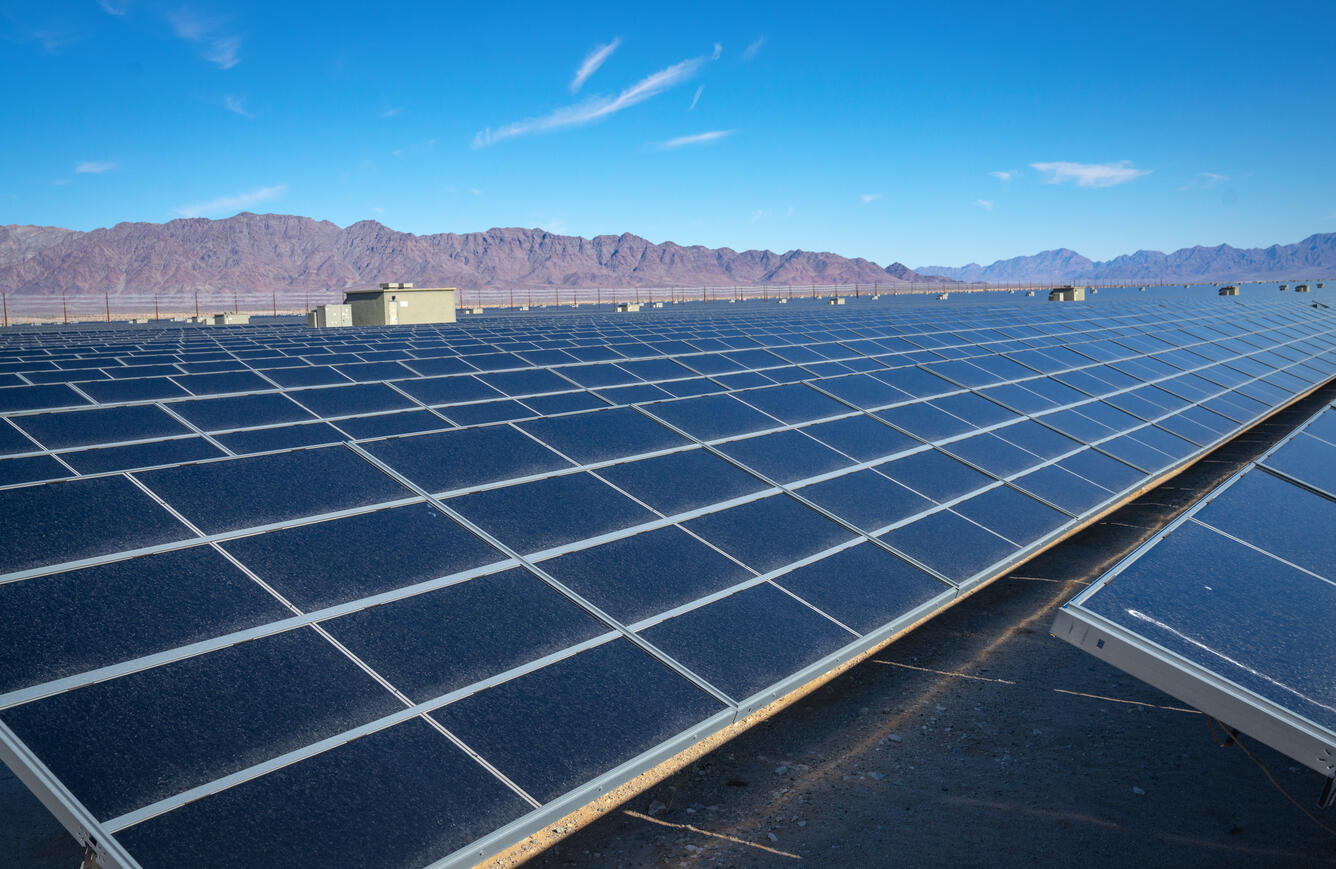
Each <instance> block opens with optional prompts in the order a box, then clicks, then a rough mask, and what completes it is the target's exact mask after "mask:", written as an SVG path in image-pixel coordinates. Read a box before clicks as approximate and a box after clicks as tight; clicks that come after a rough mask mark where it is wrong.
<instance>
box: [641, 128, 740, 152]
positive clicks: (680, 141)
mask: <svg viewBox="0 0 1336 869" xmlns="http://www.w3.org/2000/svg"><path fill="white" fill-rule="evenodd" d="M736 132H737V130H710V131H709V132H707V133H694V134H692V135H690V136H678V137H677V138H676V139H669V140H668V141H666V142H660V143H659V148H660V149H663V150H666V149H668V148H681V147H684V146H686V145H704V144H705V143H706V142H717V141H719V140H720V139H722V138H725V137H726V136H731V135H733V134H734V133H736Z"/></svg>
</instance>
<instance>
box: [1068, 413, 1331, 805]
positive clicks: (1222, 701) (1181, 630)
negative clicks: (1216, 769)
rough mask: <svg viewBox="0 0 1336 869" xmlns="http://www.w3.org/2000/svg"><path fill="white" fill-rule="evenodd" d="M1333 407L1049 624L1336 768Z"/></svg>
mask: <svg viewBox="0 0 1336 869" xmlns="http://www.w3.org/2000/svg"><path fill="white" fill-rule="evenodd" d="M1333 469H1336V408H1333V407H1327V408H1324V409H1323V410H1321V411H1319V412H1318V413H1317V414H1316V415H1315V416H1313V417H1312V418H1310V419H1309V420H1308V421H1307V422H1306V423H1305V424H1304V425H1302V426H1301V427H1300V428H1299V429H1297V430H1296V431H1295V432H1294V433H1292V434H1291V435H1289V436H1288V437H1286V438H1285V439H1284V440H1283V441H1281V442H1280V443H1278V444H1277V445H1276V446H1275V447H1273V448H1272V449H1270V450H1268V451H1267V453H1266V454H1264V455H1263V456H1262V457H1261V458H1259V459H1258V460H1257V461H1256V462H1254V463H1252V464H1250V465H1248V466H1247V467H1245V468H1244V469H1243V470H1242V471H1240V472H1239V473H1238V474H1235V475H1234V476H1233V477H1231V478H1230V479H1229V480H1227V481H1225V482H1224V483H1222V484H1221V485H1220V486H1219V487H1217V488H1216V489H1214V490H1213V491H1211V492H1210V493H1209V494H1207V495H1206V496H1204V497H1203V498H1202V499H1201V500H1200V501H1199V502H1198V503H1197V504H1196V505H1195V506H1194V507H1193V508H1192V509H1190V510H1188V511H1187V512H1186V513H1184V514H1183V515H1182V516H1180V517H1179V518H1178V519H1176V520H1175V521H1174V522H1172V523H1171V524H1170V525H1169V526H1168V527H1166V528H1165V529H1164V530H1163V531H1162V532H1160V533H1159V534H1157V535H1156V536H1155V537H1154V538H1152V539H1151V540H1150V541H1148V542H1147V543H1146V544H1145V545H1143V546H1142V547H1140V548H1139V549H1138V550H1136V551H1135V552H1133V553H1132V554H1131V555H1129V556H1128V557H1127V558H1126V559H1124V560H1123V561H1122V562H1120V563H1119V564H1117V565H1115V566H1114V567H1113V568H1112V569H1111V570H1109V572H1108V573H1106V574H1105V575H1104V576H1102V577H1100V578H1099V579H1098V580H1097V581H1096V582H1095V583H1093V584H1092V585H1091V586H1090V588H1089V589H1087V590H1086V591H1084V592H1082V593H1081V594H1080V595H1078V596H1077V597H1076V598H1074V599H1073V600H1071V601H1070V602H1069V603H1067V604H1066V605H1065V606H1064V607H1063V608H1062V609H1061V610H1060V611H1059V614H1058V617H1057V620H1056V621H1055V623H1054V626H1053V633H1054V635H1055V636H1058V637H1060V638H1062V639H1065V640H1067V641H1068V642H1071V643H1073V644H1074V645H1076V646H1077V647H1079V648H1082V649H1085V650H1086V651H1088V652H1090V653H1092V654H1094V655H1095V656H1096V657H1099V658H1101V659H1103V660H1106V661H1108V662H1110V663H1112V664H1113V665H1115V666H1117V667H1119V668H1121V669H1123V670H1125V671H1127V672H1129V673H1131V674H1132V675H1134V676H1137V677H1138V678H1141V679H1143V680H1145V681H1147V682H1150V683H1151V684H1153V685H1155V686H1156V687H1158V688H1160V689H1162V690H1164V691H1165V692H1167V693H1169V694H1171V695H1173V696H1175V697H1177V698H1179V699H1180V700H1183V701H1185V702H1187V703H1190V704H1192V705H1194V706H1196V707H1198V708H1199V709H1201V710H1202V711H1203V712H1205V713H1207V714H1208V715H1211V716H1213V717H1216V718H1218V719H1220V720H1221V721H1223V722H1224V723H1225V724H1227V725H1228V726H1229V727H1232V728H1234V729H1236V730H1239V731H1242V732H1244V733H1247V734H1249V735H1250V736H1253V737H1255V738H1256V739H1258V740H1260V741H1262V742H1264V743H1266V744H1268V745H1270V746H1271V747H1273V748H1275V749H1277V750H1278V751H1281V752H1283V753H1285V754H1287V755H1289V756H1290V757H1291V758H1293V759H1294V760H1296V761H1298V762H1300V763H1302V764H1304V765H1305V766H1308V767H1310V768H1312V769H1314V770H1316V771H1317V772H1318V773H1320V774H1321V775H1323V776H1325V777H1326V780H1327V782H1326V791H1325V792H1324V798H1325V799H1326V800H1330V799H1331V795H1332V779H1333V777H1336V663H1333V659H1332V655H1331V638H1332V625H1333V624H1336V537H1333V535H1332V529H1333V528H1336V470H1333Z"/></svg>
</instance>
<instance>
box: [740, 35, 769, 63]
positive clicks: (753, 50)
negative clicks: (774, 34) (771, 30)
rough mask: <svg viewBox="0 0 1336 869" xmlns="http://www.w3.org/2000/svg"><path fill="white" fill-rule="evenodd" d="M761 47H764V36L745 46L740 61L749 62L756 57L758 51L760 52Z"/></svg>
mask: <svg viewBox="0 0 1336 869" xmlns="http://www.w3.org/2000/svg"><path fill="white" fill-rule="evenodd" d="M762 45H765V37H764V36H762V37H761V38H760V39H757V40H756V41H755V42H753V43H752V44H751V45H749V46H747V47H746V48H744V49H742V59H743V60H751V59H752V58H753V57H755V56H756V54H757V52H759V51H760V50H761V46H762Z"/></svg>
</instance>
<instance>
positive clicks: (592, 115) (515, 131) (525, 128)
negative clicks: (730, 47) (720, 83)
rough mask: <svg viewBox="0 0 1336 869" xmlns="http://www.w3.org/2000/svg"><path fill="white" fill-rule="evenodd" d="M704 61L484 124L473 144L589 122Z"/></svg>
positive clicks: (666, 86)
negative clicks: (606, 93)
mask: <svg viewBox="0 0 1336 869" xmlns="http://www.w3.org/2000/svg"><path fill="white" fill-rule="evenodd" d="M704 62H705V58H703V57H695V58H692V59H690V60H684V61H682V62H681V63H675V64H673V65H672V66H670V67H668V68H667V69H661V70H659V71H658V72H656V73H654V74H653V75H649V76H646V77H645V78H643V79H641V80H640V81H638V82H636V83H635V84H633V85H631V86H630V87H629V88H627V89H626V90H624V91H622V92H621V93H620V94H618V95H617V96H615V97H595V98H593V99H589V100H585V101H584V102H582V103H577V104H576V105H573V106H564V107H562V108H560V109H557V110H556V111H554V112H552V113H550V114H548V115H544V116H543V117H539V118H530V119H528V120H524V121H516V122H515V123H513V124H507V125H505V126H504V127H501V128H499V129H496V130H493V129H492V128H491V127H488V128H487V129H485V130H482V131H481V132H479V133H477V134H476V135H475V136H474V137H473V147H474V148H485V147H487V146H488V145H495V144H496V143H497V142H500V141H503V140H505V139H514V138H517V137H519V136H531V135H533V134H535V133H547V132H551V131H553V130H560V129H564V128H566V127H578V126H583V125H584V124H592V123H594V122H595V121H599V120H602V119H603V118H606V117H608V116H609V115H614V114H616V113H617V112H620V111H622V110H623V109H629V108H631V106H634V105H637V104H639V103H643V102H644V101H645V100H647V99H650V98H651V97H655V96H658V95H659V94H661V93H663V92H664V91H667V90H670V89H672V88H674V87H676V86H677V85H679V84H681V83H682V82H684V81H686V80H687V79H689V78H691V77H692V76H693V75H695V74H696V72H697V70H699V69H700V67H701V65H702V64H703V63H704Z"/></svg>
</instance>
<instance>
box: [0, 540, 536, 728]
mask: <svg viewBox="0 0 1336 869" xmlns="http://www.w3.org/2000/svg"><path fill="white" fill-rule="evenodd" d="M517 566H519V565H518V562H516V561H514V560H513V559H503V560H501V561H497V562H494V563H491V564H486V565H481V566H478V567H474V568H469V569H466V570H461V571H458V572H456V573H451V574H448V575H446V576H443V577H439V578H436V579H430V580H426V581H423V582H419V583H415V584H412V585H406V586H401V587H399V588H396V589H393V590H390V591H386V592H381V593H380V594H375V595H369V596H367V597H363V598H358V599H356V600H350V601H347V602H344V603H341V604H335V605H333V606H328V607H324V608H321V609H317V610H312V611H310V612H307V613H304V614H302V615H296V616H292V617H289V618H286V619H280V620H278V621H271V622H266V623H264V624H261V625H257V626H255V627H251V628H246V629H244V630H238V631H232V632H230V633H226V634H220V635H218V636H215V637H212V638H209V639H206V640H200V641H199V642H195V643H189V644H186V645H184V646H177V647H174V648H170V649H164V650H162V651H159V652H154V653H153V654H149V655H143V656H141V657H138V658H131V659H128V660H125V661H120V662H118V663H115V664H109V665H107V666H104V667H98V668H95V669H91V670H87V671H85V672H83V673H79V674H77V675H74V676H67V677H64V678H60V679H53V680H50V681H47V682H39V683H36V684H33V685H29V686H27V687H24V688H19V689H17V690H13V691H9V692H6V693H4V694H0V710H4V709H7V708H9V707H11V706H19V705H22V704H24V703H28V702H31V701H33V700H40V699H42V698H43V697H49V696H51V695H53V694H58V693H62V692H65V691H71V690H74V689H76V688H80V687H83V686H85V685H91V684H94V683H96V682H102V681H106V680H108V679H114V678H116V677H118V676H124V675H129V674H131V673H137V672H141V671H143V670H148V669H152V668H154V667H158V666H162V665H163V664H169V663H172V662H174V661H179V660H182V659H185V658H191V657H195V656H197V655H202V654H206V653H208V652H213V651H217V650H219V649H224V648H227V647H229V646H234V645H237V644H239V643H243V642H247V641H249V640H255V639H261V638H263V637H267V636H271V635H273V634H276V633H282V632H284V631H288V630H292V629H294V628H299V627H303V626H306V625H310V624H314V623H316V622H323V621H330V620H332V619H336V618H339V617H340V616H344V615H348V614H350V613H354V612H359V611H361V610H363V609H369V608H371V607H376V606H380V605H382V604H386V603H393V602H395V601H399V600H405V599H407V598H410V597H415V596H417V595H419V594H426V593H428V592H432V591H438V590H440V589H444V588H449V587H450V586H453V585H457V584H460V583H464V582H468V581H469V580H471V579H477V578H480V577H485V576H490V575H492V574H495V573H500V572H502V571H505V570H508V569H510V568H513V567H517Z"/></svg>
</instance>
